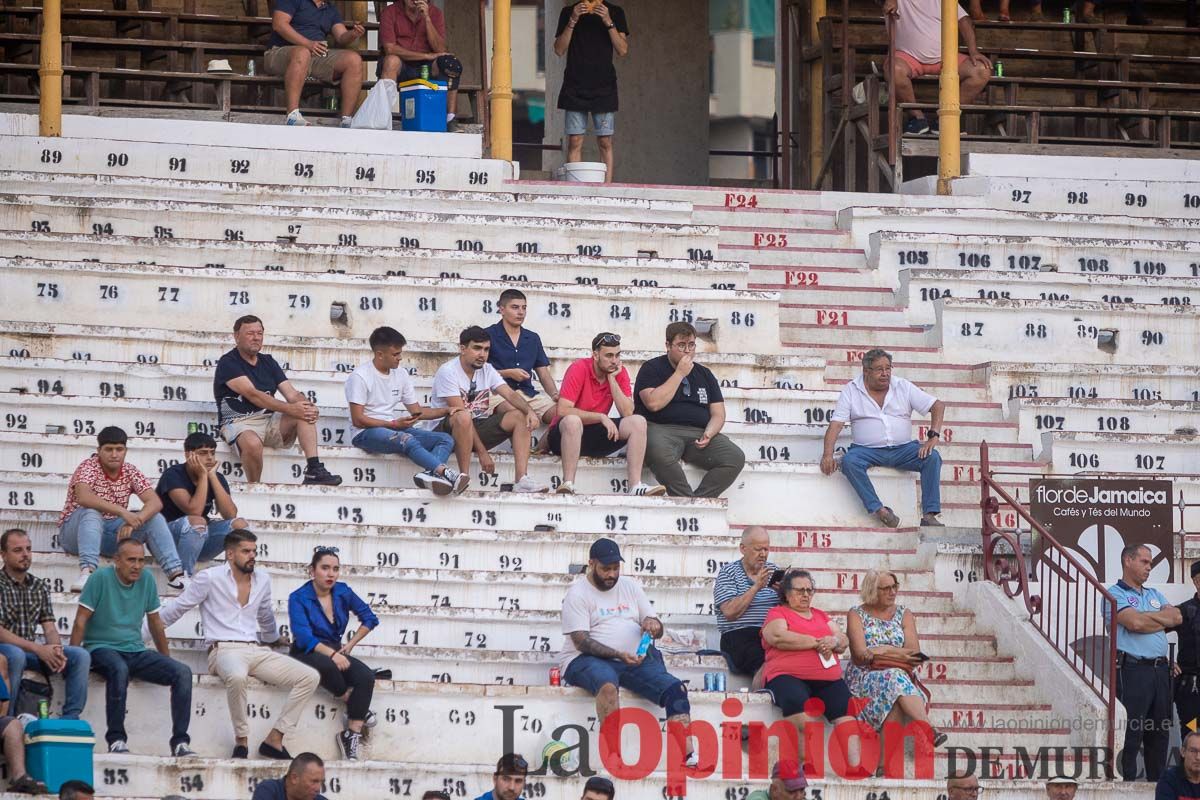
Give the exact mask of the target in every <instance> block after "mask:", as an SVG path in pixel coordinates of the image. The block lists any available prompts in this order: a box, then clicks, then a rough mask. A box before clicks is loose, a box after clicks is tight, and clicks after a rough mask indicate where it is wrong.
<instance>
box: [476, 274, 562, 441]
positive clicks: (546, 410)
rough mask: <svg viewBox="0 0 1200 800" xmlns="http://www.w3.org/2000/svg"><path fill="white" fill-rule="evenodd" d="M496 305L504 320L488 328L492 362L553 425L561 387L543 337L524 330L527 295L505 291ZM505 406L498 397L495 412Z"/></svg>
mask: <svg viewBox="0 0 1200 800" xmlns="http://www.w3.org/2000/svg"><path fill="white" fill-rule="evenodd" d="M496 306H497V307H498V308H499V310H500V321H499V322H497V323H496V324H495V325H492V326H490V327H488V328H487V332H488V336H489V337H491V339H492V350H491V353H490V354H489V355H488V363H489V364H491V365H492V366H493V367H495V369H496V371H497V372H499V373H500V377H501V378H504V382H505V383H507V384H508V385H509V388H511V389H512V390H513V391H516V392H520V393H521V394H523V395H525V402H527V403H529V407H530V408H532V409H533V413H535V414H537V415H538V418H539V419H541V421H542V422H543V423H544V424H546V425H549V424H550V421H551V420H552V419H554V413H555V409H556V408H557V406H558V384H556V383H555V382H554V375H553V374H551V372H550V359H549V357H547V356H546V350H545V348H543V347H542V337H540V336H538V335H537V334H536V333H534V332H533V331H531V330H529V329H528V328H526V327H524V325H525V314H526V312H527V311H528V309H529V304H528V301H526V299H525V293H524V292H522V291H521V290H519V289H505V290H504V291H503V292H501V293H500V301H499V302H498V303H496ZM534 373H536V374H537V377H538V383H540V384H541V385H542V391H540V392H539V391H538V390H537V389H535V388H534V387H533V375H534ZM503 404H504V398H503V397H500V396H499V395H495V396H494V397H493V401H492V411H493V412H495V411H496V410H497V409H498V408H499V406H501V405H503ZM508 410H509V409H504V411H508Z"/></svg>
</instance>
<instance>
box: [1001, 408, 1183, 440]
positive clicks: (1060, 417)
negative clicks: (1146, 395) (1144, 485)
mask: <svg viewBox="0 0 1200 800" xmlns="http://www.w3.org/2000/svg"><path fill="white" fill-rule="evenodd" d="M1008 418H1009V419H1016V420H1017V422H1018V424H1019V426H1020V436H1021V441H1023V442H1029V443H1030V444H1033V445H1036V444H1037V443H1038V440H1039V439H1040V438H1041V435H1042V432H1043V431H1090V432H1092V433H1135V434H1147V433H1153V434H1160V435H1170V434H1175V432H1176V431H1180V432H1183V431H1188V432H1189V433H1187V434H1185V435H1195V434H1194V432H1195V431H1196V424H1197V421H1198V420H1200V404H1198V403H1192V402H1188V401H1180V400H1126V399H1124V398H1122V399H1116V400H1114V399H1102V400H1082V399H1081V400H1076V399H1073V398H1066V397H1025V398H1014V399H1012V400H1010V401H1009V404H1008Z"/></svg>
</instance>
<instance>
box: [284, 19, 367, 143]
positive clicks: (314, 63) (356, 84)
mask: <svg viewBox="0 0 1200 800" xmlns="http://www.w3.org/2000/svg"><path fill="white" fill-rule="evenodd" d="M271 29H272V30H273V31H274V33H272V34H271V41H270V43H269V44H270V49H269V50H267V52H266V55H265V56H264V57H263V63H264V64H265V65H266V68H267V72H268V73H269V74H271V75H282V76H283V91H284V94H285V95H286V96H287V109H288V115H287V124H288V125H307V124H308V122H307V121H306V120H305V119H304V117H303V116H301V114H300V90H301V89H303V88H304V81H305V80H307V79H308V77H309V76H312V77H314V78H316V79H318V80H322V81H326V82H328V83H337V84H339V86H340V88H341V93H342V127H343V128H349V127H350V116H351V115H352V114H353V113H354V107H355V105H356V104H357V103H358V93H359V92H360V91H361V90H362V82H363V63H362V56H360V55H359V54H358V53H357V52H356V51H354V50H348V49H346V48H348V47H350V45H352V44H354V42H356V41H358V40H359V39H361V38H362V37H363V36H365V35H366V33H367V31H366V29H365V28H363V26H362V25H359V24H358V23H357V22H355V23H354V27H352V28H347V27H346V25H345V23H343V22H342V15H341V14H339V13H338V10H337V8H335V7H334V5H333V3H332V1H331V0H275V12H274V13H273V14H272V15H271ZM331 33H332V34H333V43H334V45H336V47H337V48H338V49H334V50H330V49H329V45H328V44H326V40H327V39H328V38H329V35H330V34H331Z"/></svg>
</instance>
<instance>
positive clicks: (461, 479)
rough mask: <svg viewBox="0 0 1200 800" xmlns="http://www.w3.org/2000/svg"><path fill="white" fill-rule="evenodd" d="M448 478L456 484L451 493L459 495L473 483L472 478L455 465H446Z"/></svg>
mask: <svg viewBox="0 0 1200 800" xmlns="http://www.w3.org/2000/svg"><path fill="white" fill-rule="evenodd" d="M445 475H446V480H448V481H450V483H452V484H454V488H453V489H451V490H450V494H452V495H454V496H455V497H458V496H459V495H460V494H462V493H463V492H465V491H466V490H467V486H468V485H469V484H470V483H471V478H470V477H469V476H468V475H467V474H466V473H465V472H459V471H458V470H456V469H454V468H453V467H446V472H445Z"/></svg>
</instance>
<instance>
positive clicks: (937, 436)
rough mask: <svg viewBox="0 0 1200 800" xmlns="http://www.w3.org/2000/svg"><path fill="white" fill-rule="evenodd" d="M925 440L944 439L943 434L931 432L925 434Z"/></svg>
mask: <svg viewBox="0 0 1200 800" xmlns="http://www.w3.org/2000/svg"><path fill="white" fill-rule="evenodd" d="M925 438H926V439H940V438H942V434H941V433H939V432H938V431H929V432H928V433H926V434H925Z"/></svg>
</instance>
